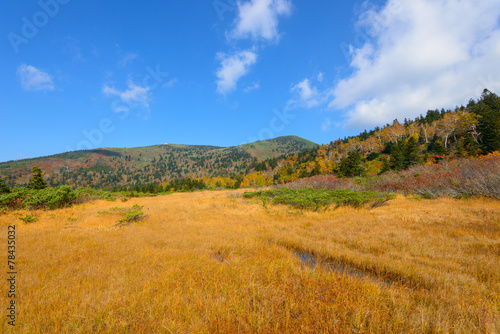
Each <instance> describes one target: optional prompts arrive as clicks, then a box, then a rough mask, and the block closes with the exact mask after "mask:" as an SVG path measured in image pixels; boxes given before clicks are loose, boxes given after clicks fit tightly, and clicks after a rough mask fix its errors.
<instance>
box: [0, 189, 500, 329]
mask: <svg viewBox="0 0 500 334" xmlns="http://www.w3.org/2000/svg"><path fill="white" fill-rule="evenodd" d="M241 193H242V191H205V192H196V193H175V194H172V195H167V196H159V197H149V198H133V199H131V200H129V201H127V202H121V201H116V202H109V201H95V202H90V203H85V204H80V205H75V206H73V207H71V208H66V209H60V210H54V211H40V212H38V213H37V214H38V215H39V221H37V222H35V223H31V224H25V223H24V222H22V221H21V220H19V219H18V217H19V215H20V214H22V215H23V216H24V215H25V214H26V213H27V212H24V211H19V212H9V213H7V214H4V215H1V216H0V229H1V232H0V245H4V246H1V247H0V249H2V252H3V254H0V256H2V257H3V258H2V263H3V265H2V269H3V272H4V273H2V276H3V277H4V278H7V277H6V276H7V274H6V273H5V272H7V268H6V266H7V264H6V262H7V226H8V225H9V224H15V225H16V226H17V228H16V242H17V244H16V245H17V249H16V252H17V262H18V263H17V271H18V274H17V286H16V289H17V295H16V303H17V321H16V327H15V328H14V329H13V328H12V327H11V326H9V325H8V324H7V322H8V318H7V317H6V314H7V310H6V305H7V303H8V299H7V292H6V290H7V282H6V280H5V279H2V282H3V283H1V287H0V288H1V294H0V305H1V306H0V309H1V312H0V316H1V322H0V323H1V329H0V331H1V332H2V333H11V332H12V333H44V334H45V333H500V266H499V264H500V201H497V200H491V199H470V200H452V199H439V200H417V199H412V198H405V197H402V196H400V197H398V198H397V199H395V200H392V201H390V202H388V205H386V206H382V207H378V208H374V209H353V208H346V207H342V208H338V209H335V210H328V211H324V212H307V211H304V212H302V213H301V212H300V211H297V210H295V209H290V208H288V207H285V206H273V205H270V204H268V205H267V207H264V206H263V205H262V204H260V203H259V202H257V201H253V200H250V201H249V200H245V199H243V198H241ZM133 204H139V205H143V206H144V208H143V211H144V213H145V214H147V215H149V217H148V218H146V219H144V220H143V221H140V222H136V223H133V224H131V225H130V226H124V227H112V225H114V224H115V223H116V222H117V221H118V219H120V218H121V216H119V215H118V214H116V213H110V214H102V213H101V214H100V213H99V211H109V210H110V208H112V207H131V206H132V205H133ZM28 213H29V212H28ZM68 227H71V228H68ZM302 252H307V253H309V254H313V255H314V256H316V257H317V259H318V260H319V259H322V260H323V261H325V262H331V263H338V264H342V265H344V267H346V268H347V267H349V268H353V269H355V271H356V272H364V273H367V275H368V276H366V277H364V278H363V277H360V276H359V275H353V276H351V275H349V273H346V272H341V271H331V270H329V269H328V268H326V267H323V266H319V265H318V266H316V267H313V266H308V265H304V264H303V263H302V262H301V260H300V259H299V258H298V257H297V256H296V255H295V253H302ZM377 278H378V279H379V280H377ZM4 306H5V307H4Z"/></svg>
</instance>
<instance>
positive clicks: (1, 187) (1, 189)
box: [0, 178, 10, 195]
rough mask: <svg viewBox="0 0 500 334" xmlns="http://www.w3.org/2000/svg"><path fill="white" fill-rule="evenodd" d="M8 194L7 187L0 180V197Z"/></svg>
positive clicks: (0, 179)
mask: <svg viewBox="0 0 500 334" xmlns="http://www.w3.org/2000/svg"><path fill="white" fill-rule="evenodd" d="M8 193H10V189H9V187H7V186H6V185H5V183H4V181H3V179H2V178H0V195H1V194H8Z"/></svg>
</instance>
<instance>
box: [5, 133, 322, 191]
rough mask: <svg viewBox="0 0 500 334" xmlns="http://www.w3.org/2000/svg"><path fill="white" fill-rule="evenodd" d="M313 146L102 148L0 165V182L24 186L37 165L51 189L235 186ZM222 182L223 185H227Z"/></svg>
mask: <svg viewBox="0 0 500 334" xmlns="http://www.w3.org/2000/svg"><path fill="white" fill-rule="evenodd" d="M316 146H317V144H315V143H313V142H310V141H308V140H305V139H302V138H299V137H295V136H288V137H279V138H274V139H270V140H265V141H259V142H255V143H250V144H245V145H241V146H236V147H216V146H193V145H169V144H164V145H156V146H149V147H140V148H105V149H97V150H88V151H75V152H68V153H63V154H58V155H54V156H49V157H41V158H35V159H26V160H19V161H11V162H6V163H1V164H0V177H3V178H4V180H5V183H6V184H7V185H8V186H10V187H15V186H23V185H26V184H27V183H28V181H29V178H30V176H31V173H32V168H33V166H39V167H40V168H41V169H42V170H43V171H44V177H45V179H46V181H47V183H48V184H49V185H50V186H59V185H70V186H72V187H91V188H99V189H110V190H112V189H115V190H117V189H124V188H134V187H135V188H136V189H143V188H144V187H148V190H155V191H156V190H158V189H159V188H162V187H163V186H164V185H165V184H166V183H168V182H173V180H180V179H186V178H204V179H205V180H207V179H210V178H216V177H225V178H226V179H227V178H231V180H232V181H230V183H232V185H233V186H234V184H235V183H236V181H237V180H240V181H241V180H242V178H243V175H246V174H248V173H249V172H251V171H252V170H254V169H255V166H256V165H258V164H259V163H260V162H261V161H262V160H264V159H266V158H272V157H278V156H282V155H283V154H290V153H297V152H300V151H302V150H304V149H308V148H311V147H316ZM218 181H220V180H218V179H217V180H216V181H214V185H215V183H217V182H218ZM222 181H223V182H224V184H223V185H226V183H227V181H228V180H225V181H224V180H222ZM144 190H145V189H144Z"/></svg>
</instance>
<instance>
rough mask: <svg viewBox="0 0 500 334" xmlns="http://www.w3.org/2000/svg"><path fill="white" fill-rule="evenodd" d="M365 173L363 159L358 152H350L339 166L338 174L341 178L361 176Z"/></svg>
mask: <svg viewBox="0 0 500 334" xmlns="http://www.w3.org/2000/svg"><path fill="white" fill-rule="evenodd" d="M365 173H366V170H365V167H364V165H363V158H362V157H361V155H360V154H359V152H358V151H351V152H349V153H348V154H347V157H345V158H344V159H342V160H341V161H340V164H339V174H340V175H342V176H362V175H364V174H365Z"/></svg>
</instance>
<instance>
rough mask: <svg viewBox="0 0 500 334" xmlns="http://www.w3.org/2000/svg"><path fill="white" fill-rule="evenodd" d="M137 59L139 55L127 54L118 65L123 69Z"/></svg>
mask: <svg viewBox="0 0 500 334" xmlns="http://www.w3.org/2000/svg"><path fill="white" fill-rule="evenodd" d="M137 57H139V55H138V54H137V53H132V52H129V53H127V54H125V56H123V57H122V59H120V61H119V62H118V65H120V66H121V67H125V66H127V65H128V64H129V63H131V62H132V61H134V59H136V58H137Z"/></svg>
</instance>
